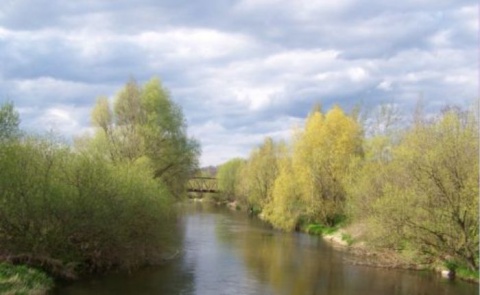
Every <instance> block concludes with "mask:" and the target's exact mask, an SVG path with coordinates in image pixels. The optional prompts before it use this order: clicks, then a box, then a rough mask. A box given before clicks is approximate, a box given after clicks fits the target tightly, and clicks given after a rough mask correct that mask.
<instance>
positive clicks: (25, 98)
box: [0, 0, 478, 165]
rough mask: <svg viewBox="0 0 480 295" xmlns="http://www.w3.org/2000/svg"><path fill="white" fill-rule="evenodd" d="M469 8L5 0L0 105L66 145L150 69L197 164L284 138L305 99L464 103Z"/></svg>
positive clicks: (442, 1)
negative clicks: (106, 100) (184, 128)
mask: <svg viewBox="0 0 480 295" xmlns="http://www.w3.org/2000/svg"><path fill="white" fill-rule="evenodd" d="M477 13H478V9H477V3H476V2H474V1H473V0H455V1H453V0H425V1H414V0H407V1H402V2H395V3H394V2H386V1H380V0H374V1H369V2H368V5H367V3H366V2H365V1H354V0H340V1H333V2H328V3H326V2H325V1H308V0H300V1H286V0H238V1H233V0H231V1H227V0H226V1H193V2H192V1H183V0H182V1H171V0H168V1H160V2H159V1H154V0H141V1H135V2H132V1H126V0H122V1H115V2H111V1H94V0H88V1H80V2H78V1H77V2H68V1H44V0H38V1H33V0H7V1H6V3H5V4H4V5H3V6H2V8H0V63H1V65H2V66H1V68H0V101H1V100H4V99H11V100H13V101H14V102H15V104H16V106H17V107H18V108H19V110H20V111H21V115H22V120H23V126H24V127H25V128H28V129H33V130H50V129H53V130H57V131H58V132H59V133H62V134H64V135H65V136H67V137H69V136H72V135H75V134H79V133H81V132H84V131H86V130H88V124H89V119H88V114H89V110H90V108H91V107H92V106H93V103H94V101H95V99H96V97H98V96H99V95H108V96H113V95H115V92H116V91H117V90H118V89H119V88H120V87H121V86H122V85H123V84H124V83H125V82H126V81H127V80H128V79H129V78H130V77H135V78H136V79H137V80H138V81H139V82H144V81H146V80H147V79H149V78H150V77H152V76H154V75H156V76H159V77H160V78H161V79H162V81H163V83H164V85H165V86H166V87H167V88H169V89H170V92H171V94H172V96H173V98H174V99H175V100H176V101H177V102H178V103H179V104H180V105H181V106H182V108H183V109H184V113H185V116H186V119H187V121H188V123H189V126H190V129H189V133H190V134H191V135H193V136H195V137H197V138H198V139H199V140H200V141H201V143H202V145H203V151H204V154H203V156H202V164H204V165H208V164H218V163H221V162H222V161H225V160H227V159H228V158H231V157H234V156H247V154H248V151H249V150H250V149H251V148H252V147H253V146H255V145H256V144H259V143H260V142H261V141H262V140H263V138H264V136H272V137H274V138H277V139H281V138H287V137H288V136H289V134H290V129H291V128H292V126H294V125H299V124H302V122H303V119H304V118H305V116H306V115H307V114H308V112H309V110H310V108H311V107H312V105H313V104H314V103H316V102H321V103H322V104H323V105H324V107H325V108H326V109H328V108H329V107H331V106H332V105H333V104H339V105H341V106H342V107H344V108H345V109H347V110H349V109H351V108H352V107H353V106H354V105H356V104H358V103H362V104H363V105H364V106H365V107H366V108H368V109H372V108H374V107H375V106H376V105H378V104H379V103H381V102H384V101H388V102H389V101H394V102H395V103H397V104H398V105H400V106H401V107H402V108H404V109H405V110H409V109H411V108H412V107H413V105H414V103H415V101H416V100H417V99H418V98H419V97H423V98H424V101H426V104H427V109H428V110H431V111H435V110H438V109H439V108H441V107H442V105H445V104H461V105H465V104H467V102H468V101H469V100H471V99H472V98H475V97H476V96H477V95H478V89H477V63H476V62H472V61H475V60H477V58H478V57H477V51H478V49H477V43H478V38H477V37H478V36H477V29H478V28H477V27H478V20H477Z"/></svg>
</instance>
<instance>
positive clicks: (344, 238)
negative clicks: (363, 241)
mask: <svg viewBox="0 0 480 295" xmlns="http://www.w3.org/2000/svg"><path fill="white" fill-rule="evenodd" d="M342 241H345V242H346V243H347V245H348V246H351V245H352V244H353V242H354V239H353V237H352V236H351V235H350V234H342Z"/></svg>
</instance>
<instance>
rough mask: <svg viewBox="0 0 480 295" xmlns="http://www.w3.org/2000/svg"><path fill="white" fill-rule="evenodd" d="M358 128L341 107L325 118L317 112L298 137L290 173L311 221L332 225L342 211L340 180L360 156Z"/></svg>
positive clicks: (360, 141) (343, 199)
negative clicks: (292, 173) (294, 179)
mask: <svg viewBox="0 0 480 295" xmlns="http://www.w3.org/2000/svg"><path fill="white" fill-rule="evenodd" d="M361 135H362V133H361V128H360V126H359V125H358V124H357V122H356V121H355V120H354V119H352V118H351V117H349V116H347V115H346V114H345V113H344V112H343V111H342V109H341V108H340V107H338V106H334V107H333V108H332V109H331V110H330V111H329V112H328V113H327V114H326V116H323V114H322V113H321V112H320V111H318V110H316V111H313V112H312V113H311V114H310V115H309V117H308V118H307V122H306V124H305V130H304V131H303V132H301V133H299V134H298V135H297V139H296V142H295V144H294V152H293V158H292V161H293V162H292V163H293V171H294V174H295V177H296V178H298V179H299V186H300V189H301V195H302V200H303V201H304V202H305V210H306V211H305V214H306V216H308V218H309V219H310V220H312V221H316V222H321V223H325V224H326V225H334V224H335V223H336V222H337V219H338V217H339V216H340V215H342V214H343V213H344V212H343V210H344V201H345V190H344V187H343V183H342V181H343V179H344V178H345V176H346V174H347V170H348V167H349V165H350V162H351V160H352V158H353V157H355V156H360V155H361V154H362V137H361Z"/></svg>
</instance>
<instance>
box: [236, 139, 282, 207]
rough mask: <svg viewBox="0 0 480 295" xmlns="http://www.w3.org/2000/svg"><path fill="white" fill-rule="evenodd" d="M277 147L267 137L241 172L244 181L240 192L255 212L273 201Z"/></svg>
mask: <svg viewBox="0 0 480 295" xmlns="http://www.w3.org/2000/svg"><path fill="white" fill-rule="evenodd" d="M277 150H278V149H277V145H276V144H275V142H274V141H273V139H271V138H269V137H267V138H266V139H265V140H264V142H263V144H262V145H260V146H259V147H258V148H256V149H254V150H253V151H252V153H251V154H250V157H249V158H248V160H247V162H246V164H245V165H244V167H243V168H242V169H241V171H240V177H241V179H242V181H240V182H239V186H240V187H239V188H238V189H237V190H238V191H241V194H242V195H243V197H244V198H245V199H246V203H247V206H248V207H249V208H250V209H251V210H253V211H261V209H262V208H263V207H264V206H265V205H266V204H267V203H268V202H269V201H270V200H271V199H272V191H273V184H274V182H275V179H276V178H277V175H278V167H277Z"/></svg>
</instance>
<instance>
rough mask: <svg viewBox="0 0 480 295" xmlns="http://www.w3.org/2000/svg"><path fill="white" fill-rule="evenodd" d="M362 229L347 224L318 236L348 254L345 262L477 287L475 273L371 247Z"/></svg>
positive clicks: (360, 226)
mask: <svg viewBox="0 0 480 295" xmlns="http://www.w3.org/2000/svg"><path fill="white" fill-rule="evenodd" d="M366 229H367V228H366V226H365V225H364V224H350V225H348V226H345V227H341V228H338V229H336V230H335V231H333V232H331V233H327V234H321V236H322V238H323V240H325V241H326V242H328V243H329V244H330V245H332V246H333V247H335V248H339V249H341V250H342V251H347V252H349V253H350V254H352V257H351V258H350V259H348V260H347V263H351V264H354V265H364V266H370V267H378V268H386V269H406V270H419V271H422V270H426V271H433V272H436V273H437V274H438V275H440V276H442V277H443V278H445V279H455V278H457V279H460V280H463V281H467V282H471V283H476V284H479V274H478V272H472V271H469V270H467V269H463V268H456V269H453V270H452V269H448V268H447V267H446V266H444V265H442V263H441V262H439V261H430V262H425V261H423V262H422V259H419V257H418V256H416V255H415V254H414V253H411V254H410V255H406V254H405V253H401V252H399V251H395V250H391V249H379V248H373V247H371V246H369V244H368V243H367V241H366V239H367V231H366ZM310 234H311V232H310Z"/></svg>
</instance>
